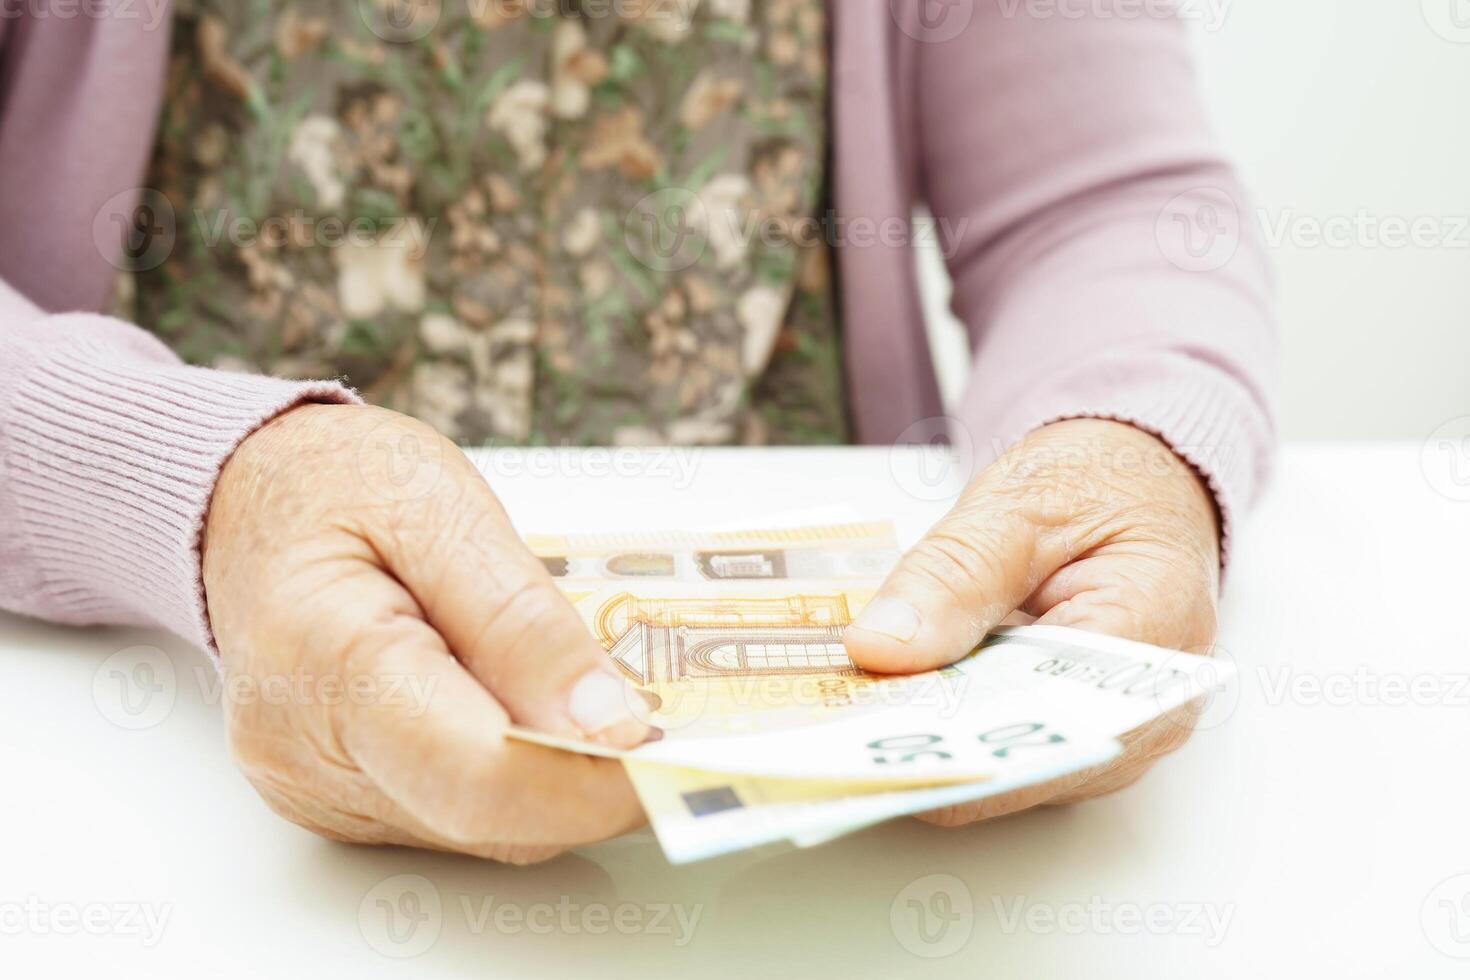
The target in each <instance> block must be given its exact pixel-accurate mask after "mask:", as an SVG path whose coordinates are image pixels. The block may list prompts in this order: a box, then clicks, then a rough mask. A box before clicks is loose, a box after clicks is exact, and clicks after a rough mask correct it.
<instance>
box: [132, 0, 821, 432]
mask: <svg viewBox="0 0 1470 980" xmlns="http://www.w3.org/2000/svg"><path fill="white" fill-rule="evenodd" d="M824 2H825V0H361V2H346V0H333V2H328V0H179V2H178V3H177V4H176V21H175V28H174V29H175V35H174V46H173V55H172V61H171V65H170V73H169V82H168V91H167V97H166V104H165V109H164V115H163V119H162V122H161V129H160V133H159V140H158V146H157V151H156V154H155V158H154V164H153V172H152V176H151V178H150V181H149V186H150V187H151V188H153V189H155V191H156V192H157V194H158V195H159V196H160V198H161V199H162V200H163V201H166V205H165V206H166V207H167V208H168V209H170V210H171V212H172V215H171V220H172V222H173V227H174V229H175V235H174V240H173V247H172V249H171V251H170V252H169V253H168V255H167V258H166V259H165V260H163V261H162V262H161V264H158V265H156V267H154V268H151V269H147V270H140V271H137V272H136V273H135V274H134V275H133V277H132V282H131V284H130V286H129V289H128V291H127V293H126V299H127V301H128V302H129V303H130V304H131V307H132V308H131V311H130V312H131V313H132V314H133V315H134V316H135V317H136V319H137V320H138V322H140V323H141V324H143V325H144V326H146V327H148V328H149V329H152V330H153V331H155V332H156V333H158V334H159V335H160V336H162V337H163V338H164V339H165V340H166V341H167V342H168V343H169V344H170V345H171V346H172V347H173V348H174V349H175V350H177V351H178V352H179V354H180V355H181V356H183V357H184V358H185V359H186V360H189V361H191V362H193V363H197V364H205V365H210V366H214V367H218V368H226V369H237V370H248V371H264V372H268V373H271V374H275V375H279V376H282V377H297V378H302V377H345V378H346V379H347V380H348V382H349V383H351V384H352V385H354V386H355V387H357V388H358V389H359V390H360V391H361V392H362V393H363V395H364V396H365V397H366V398H368V399H369V400H370V401H373V402H376V403H379V404H382V405H386V406H389V407H391V408H395V409H398V410H400V411H404V412H407V413H410V414H412V415H415V416H418V417H419V418H422V419H424V420H425V421H427V422H429V423H430V424H432V425H434V426H435V427H437V428H438V429H440V430H441V431H442V432H444V433H445V434H446V435H448V436H450V437H451V438H455V439H458V440H460V441H462V442H466V443H484V442H496V443H507V444H509V443H518V444H553V445H563V444H565V445H589V444H614V445H630V444H648V443H676V444H722V443H828V442H841V441H844V440H845V438H846V436H847V423H846V407H845V400H844V394H843V385H842V377H841V367H840V361H841V352H840V347H839V335H838V318H837V311H836V308H835V299H834V297H835V287H834V281H833V277H834V268H833V262H832V256H831V252H830V249H829V246H828V245H827V241H828V236H827V235H826V234H825V231H824V218H825V214H826V211H825V208H826V196H825V189H826V174H827V170H828V168H827V161H828V92H827V86H828V71H827V50H828V48H827V38H826V16H825V8H824ZM405 4H407V6H405Z"/></svg>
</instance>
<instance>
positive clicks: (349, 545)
mask: <svg viewBox="0 0 1470 980" xmlns="http://www.w3.org/2000/svg"><path fill="white" fill-rule="evenodd" d="M204 581H205V589H206V593H207V597H208V606H209V615H210V620H211V623H212V625H213V628H214V633H215V637H216V640H217V642H218V644H219V648H220V654H221V659H222V665H223V667H224V669H225V672H226V675H227V676H226V687H225V690H226V691H227V692H230V691H232V690H235V689H236V687H235V684H236V683H237V682H249V683H250V684H251V685H253V686H250V687H242V688H240V689H241V690H245V691H258V692H260V696H255V697H251V696H239V695H232V696H227V697H226V698H225V703H226V708H225V714H226V721H227V729H228V733H229V741H230V746H231V749H232V751H233V753H234V756H235V758H236V760H237V762H238V763H239V765H240V767H241V768H242V769H243V770H244V772H245V775H246V776H247V777H248V778H249V779H250V781H251V783H252V784H253V785H254V786H255V788H256V790H257V791H259V793H260V795H261V796H262V797H264V798H265V800H266V802H267V803H268V804H270V806H271V807H272V809H274V810H275V811H276V812H278V813H279V814H281V815H282V816H284V817H286V818H287V819H289V820H291V821H293V822H295V823H297V824H300V825H301V826H303V827H306V828H308V829H310V830H313V831H315V832H317V833H319V834H322V835H324V836H326V837H331V838H335V839H339V840H347V841H358V842H364V843H393V844H409V845H415V846H421V847H430V848H436V849H443V850H455V851H463V852H467V853H470V854H476V855H481V856H484V857H488V858H493V859H495V860H501V861H511V862H517V863H521V862H527V861H535V860H541V859H545V858H548V857H551V856H553V855H554V854H557V853H559V852H560V851H561V850H563V849H565V848H567V847H571V846H575V845H578V844H583V843H588V842H591V841H596V840H601V839H604V838H608V837H613V836H616V835H618V834H621V833H624V832H626V831H627V830H629V829H631V828H633V827H635V826H638V825H639V824H641V823H642V821H643V814H642V810H641V809H640V808H639V805H638V801H637V798H636V796H635V794H634V793H633V790H632V787H631V786H630V785H629V783H628V781H627V778H626V777H625V776H624V775H623V772H622V767H621V766H620V765H619V764H618V763H616V762H611V761H608V760H605V759H591V758H587V757H583V756H577V755H573V754H570V753H563V752H557V751H554V750H550V749H544V748H539V747H535V746H529V745H524V744H520V743H517V742H513V741H508V740H506V739H504V738H503V737H502V733H503V732H504V730H505V728H506V726H507V725H508V724H510V723H512V722H515V723H519V724H524V725H528V726H532V727H536V728H540V729H544V730H547V731H551V732H554V733H558V734H563V735H567V736H571V737H577V738H593V739H595V740H598V741H600V742H603V743H604V744H608V745H616V746H631V745H635V744H638V742H640V741H641V740H642V739H643V738H644V737H645V736H646V735H647V734H648V730H647V728H646V727H645V726H644V725H643V724H641V723H640V722H638V721H637V720H636V718H635V717H634V716H633V714H632V713H631V711H630V710H629V708H628V703H629V702H628V701H627V700H626V693H625V691H624V690H623V683H624V682H623V681H622V680H621V678H620V677H619V676H618V675H617V673H616V669H615V668H614V667H613V666H612V665H611V664H610V663H609V662H608V661H607V658H606V656H605V655H604V654H603V652H602V650H601V648H600V647H599V646H598V645H597V643H596V642H595V641H594V640H593V638H592V636H591V634H589V633H588V632H587V630H586V629H585V628H584V626H583V625H582V622H581V620H580V619H579V618H578V616H577V614H576V612H575V611H574V610H573V609H572V607H571V606H570V604H568V603H567V602H566V600H565V599H564V598H563V597H562V596H561V594H560V593H559V592H558V591H557V589H556V587H555V585H554V584H553V582H552V580H551V578H550V576H549V575H548V574H547V573H546V570H545V568H544V567H543V566H542V565H541V563H540V562H539V561H537V560H536V559H535V558H534V557H533V556H532V555H531V554H530V553H529V552H528V551H527V550H526V549H525V548H524V546H523V545H522V544H521V541H520V539H519V538H518V537H517V536H516V534H515V532H514V531H513V529H512V528H511V526H510V523H509V521H508V520H507V519H506V516H505V513H504V512H503V511H502V509H501V507H500V504H499V503H498V501H497V500H496V499H495V496H494V494H493V493H492V492H491V490H490V488H489V486H488V485H487V484H486V483H485V481H484V479H483V478H482V477H481V476H480V474H479V473H478V472H477V471H476V470H475V468H474V467H473V465H472V464H471V463H470V462H469V460H468V459H466V458H465V457H464V455H463V454H462V453H461V452H460V451H459V450H458V449H457V448H455V446H454V445H453V444H451V443H449V442H448V441H446V440H444V439H442V438H441V437H440V436H439V435H438V434H437V433H435V432H434V431H433V430H432V429H430V428H429V427H427V426H425V425H423V424H421V423H419V422H416V421H413V420H412V419H408V418H405V417H403V416H400V415H396V414H394V413H391V412H387V411H383V410H381V409H376V408H365V407H359V406H327V405H310V406H304V407H300V408H297V409H294V410H292V411H290V412H287V413H285V414H284V415H281V416H280V417H278V418H277V419H275V420H274V421H272V422H271V423H269V424H268V425H266V426H264V427H263V428H261V429H260V430H259V431H257V432H256V433H254V434H252V435H251V436H250V437H249V438H247V439H246V440H245V441H244V442H243V443H242V444H241V445H240V447H239V449H238V450H237V451H236V452H235V454H234V455H233V456H232V457H231V459H230V461H229V462H228V463H227V464H226V466H225V469H224V472H223V473H222V474H221V477H220V480H219V482H218V484H217V486H216V488H215V492H214V497H213V499H212V501H211V504H210V510H209V515H208V520H207V523H206V529H205V537H204ZM451 651H453V653H451ZM588 676H590V677H591V681H590V682H589V684H588V685H585V686H582V687H577V685H578V682H579V680H580V679H581V678H584V677H588ZM300 678H308V679H310V680H311V683H309V684H302V683H295V684H292V685H291V686H285V683H284V682H285V681H292V680H299V679H300ZM322 679H334V680H333V681H331V683H335V684H336V685H337V686H336V687H335V688H333V687H329V686H328V684H327V683H324V682H322ZM272 682H274V683H275V684H276V685H278V686H277V687H276V688H275V690H277V691H279V690H282V689H284V690H287V691H289V692H290V696H289V697H286V698H282V697H280V696H274V697H269V696H267V695H268V694H269V692H270V691H271V690H272V688H271V687H270V684H271V683H272ZM354 685H356V687H354ZM574 689H575V690H574ZM413 692H418V695H415V694H414V693H413ZM424 695H427V696H424Z"/></svg>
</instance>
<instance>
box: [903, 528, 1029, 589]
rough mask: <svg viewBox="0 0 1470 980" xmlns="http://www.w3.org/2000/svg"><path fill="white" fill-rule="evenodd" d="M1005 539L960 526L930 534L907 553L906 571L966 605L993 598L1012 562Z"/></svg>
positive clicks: (939, 529) (1009, 544) (1008, 541)
mask: <svg viewBox="0 0 1470 980" xmlns="http://www.w3.org/2000/svg"><path fill="white" fill-rule="evenodd" d="M1012 547H1014V544H1013V543H1012V540H1011V539H1009V538H1008V537H1007V536H1004V535H1001V534H996V533H994V532H977V531H975V530H973V529H971V528H970V527H968V526H966V525H965V524H963V523H957V524H953V525H947V526H941V527H939V528H936V529H935V530H934V531H932V532H930V534H929V536H928V537H927V538H925V539H924V541H922V542H921V543H920V544H919V545H918V546H917V547H915V548H914V549H913V551H911V552H910V553H909V556H908V558H909V560H908V562H907V566H906V567H907V570H908V571H909V572H911V573H912V574H914V575H916V576H918V577H920V578H922V579H924V580H925V581H926V582H927V583H928V584H930V585H933V586H936V587H938V588H940V589H943V590H944V591H947V592H949V593H951V594H952V595H954V596H955V598H957V599H959V600H961V601H962V602H965V603H972V602H975V601H976V600H980V599H984V598H986V597H990V596H994V594H995V593H996V591H997V590H998V589H1000V588H1002V587H1003V586H1004V584H1005V580H1006V576H1007V569H1008V566H1009V565H1010V564H1011V563H1012V562H1013V560H1014V559H1013V556H1012V554H1011V552H1010V548H1012Z"/></svg>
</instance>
